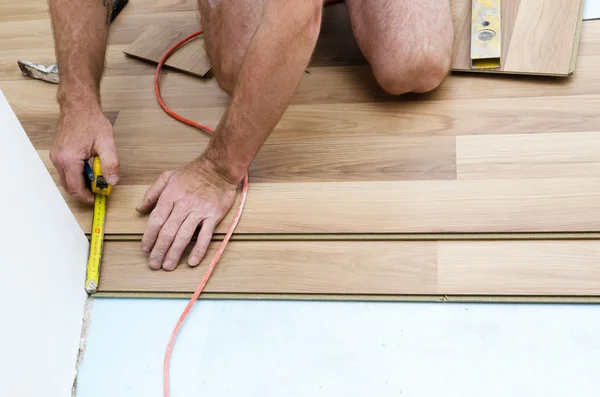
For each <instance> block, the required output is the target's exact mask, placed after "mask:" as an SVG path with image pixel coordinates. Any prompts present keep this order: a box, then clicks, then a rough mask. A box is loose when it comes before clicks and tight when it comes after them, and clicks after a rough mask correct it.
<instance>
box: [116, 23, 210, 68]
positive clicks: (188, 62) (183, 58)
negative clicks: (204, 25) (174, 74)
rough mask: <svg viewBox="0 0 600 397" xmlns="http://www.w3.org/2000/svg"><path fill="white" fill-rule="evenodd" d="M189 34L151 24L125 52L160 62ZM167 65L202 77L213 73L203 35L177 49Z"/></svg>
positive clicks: (142, 58) (146, 59) (138, 57)
mask: <svg viewBox="0 0 600 397" xmlns="http://www.w3.org/2000/svg"><path fill="white" fill-rule="evenodd" d="M190 33H191V32H190ZM188 34H189V33H187V34H186V33H183V32H179V31H176V30H171V29H168V28H165V27H162V26H151V27H150V28H148V30H146V31H145V32H144V33H143V34H142V35H141V36H140V37H139V38H138V39H137V40H136V41H134V42H133V43H132V44H131V46H129V47H128V48H127V49H126V50H125V51H124V52H125V54H127V55H129V56H132V57H134V58H137V59H141V60H143V61H148V62H153V63H158V62H159V61H160V58H161V57H162V56H163V55H164V54H165V52H167V50H168V49H169V48H171V47H172V46H173V45H174V44H175V43H177V42H178V41H179V40H181V39H183V38H184V37H186V36H187V35H188ZM165 66H168V67H170V68H173V69H176V70H179V71H183V72H186V73H190V74H193V75H195V76H198V77H202V78H207V77H210V76H211V75H212V70H211V67H210V61H209V60H208V56H207V55H206V50H205V49H204V39H203V38H202V36H199V37H196V38H195V39H193V40H192V41H190V42H188V43H187V44H186V45H185V46H183V47H182V48H180V49H179V50H177V51H176V52H175V53H174V54H173V55H172V56H171V57H169V59H168V60H167V61H166V62H165Z"/></svg>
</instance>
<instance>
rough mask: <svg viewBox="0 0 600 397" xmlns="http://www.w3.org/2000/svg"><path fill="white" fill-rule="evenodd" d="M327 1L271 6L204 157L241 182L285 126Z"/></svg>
mask: <svg viewBox="0 0 600 397" xmlns="http://www.w3.org/2000/svg"><path fill="white" fill-rule="evenodd" d="M322 6H323V4H322V1H321V0H317V1H315V0H291V1H277V0H270V1H268V2H267V5H266V7H265V12H264V16H263V19H262V21H261V23H260V25H259V27H258V28H257V31H256V33H255V35H254V37H253V39H252V41H251V43H250V46H249V48H248V51H247V53H246V56H245V58H244V60H243V62H242V65H241V69H240V72H239V75H238V81H237V86H236V87H235V89H234V92H233V96H232V100H231V103H230V105H229V107H228V109H227V111H226V113H225V115H224V116H223V118H222V120H221V122H220V124H219V125H218V127H217V129H216V131H215V135H214V137H213V139H212V140H211V142H210V143H209V145H208V147H207V150H206V152H205V153H204V157H205V158H207V159H209V160H211V161H212V162H213V163H214V164H215V165H216V166H217V168H218V169H219V170H221V171H222V172H224V174H225V175H226V176H227V178H228V179H229V180H231V181H232V182H239V181H241V179H242V178H243V176H244V175H245V173H246V171H247V169H248V167H249V165H250V163H251V161H252V159H253V158H254V156H255V155H256V153H257V152H258V150H259V149H260V147H261V145H262V144H263V142H264V141H265V139H266V138H267V137H268V135H269V134H270V133H271V131H272V130H273V128H275V125H276V124H277V123H278V122H279V120H280V118H281V116H282V115H283V112H284V111H285V109H286V107H287V106H288V104H289V102H290V101H291V98H292V96H293V94H294V91H295V89H296V87H297V86H298V84H299V82H300V79H301V78H302V75H303V72H304V70H305V67H306V65H307V64H308V62H309V60H310V57H311V55H312V51H313V49H314V46H315V44H316V40H317V37H318V33H319V28H320V24H321V10H322Z"/></svg>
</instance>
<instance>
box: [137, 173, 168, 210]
mask: <svg viewBox="0 0 600 397" xmlns="http://www.w3.org/2000/svg"><path fill="white" fill-rule="evenodd" d="M170 177H171V172H170V171H167V172H163V173H162V174H161V176H160V177H158V179H157V180H156V182H154V184H153V185H152V186H150V187H149V188H148V190H146V194H144V198H143V199H142V201H141V202H140V203H139V204H138V206H137V207H135V209H136V211H138V212H140V213H142V214H145V213H147V212H148V211H150V210H151V209H152V207H154V205H155V204H156V202H157V201H158V198H159V197H160V195H161V194H162V192H163V191H164V190H165V188H166V187H167V183H169V178H170Z"/></svg>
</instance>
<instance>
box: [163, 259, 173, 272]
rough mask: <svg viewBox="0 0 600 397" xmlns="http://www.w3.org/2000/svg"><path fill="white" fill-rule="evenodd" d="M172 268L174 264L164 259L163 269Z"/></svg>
mask: <svg viewBox="0 0 600 397" xmlns="http://www.w3.org/2000/svg"><path fill="white" fill-rule="evenodd" d="M174 268H175V265H174V264H173V262H171V261H165V263H163V269H165V270H173V269H174Z"/></svg>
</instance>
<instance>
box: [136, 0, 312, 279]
mask: <svg viewBox="0 0 600 397" xmlns="http://www.w3.org/2000/svg"><path fill="white" fill-rule="evenodd" d="M321 9H322V0H268V1H267V4H266V6H265V11H264V15H263V18H262V21H261V23H260V25H259V26H258V28H257V30H256V32H255V34H254V37H253V38H252V41H251V43H250V46H249V48H248V50H247V52H246V56H245V57H244V60H243V62H242V65H241V69H240V72H239V75H238V82H237V86H236V87H235V89H234V92H233V96H232V99H231V103H230V104H229V107H228V108H227V111H226V112H225V114H224V115H223V117H222V119H221V122H220V123H219V125H218V126H217V128H216V130H215V135H214V136H213V137H212V139H211V141H210V143H209V145H208V147H207V148H206V150H205V152H204V154H203V155H202V156H201V157H200V158H199V160H198V161H197V162H195V163H192V164H189V165H187V166H185V167H182V168H179V169H176V170H173V171H167V172H165V173H163V175H162V176H161V177H160V178H159V179H158V181H156V182H155V183H154V184H153V185H152V186H151V187H150V188H149V189H148V191H147V192H146V195H145V197H144V199H143V200H142V202H141V203H140V205H139V206H138V208H137V209H138V211H140V212H147V211H149V210H150V209H151V208H153V207H154V209H153V210H152V213H151V215H150V218H149V220H148V225H147V227H146V230H145V232H144V236H143V237H142V244H141V245H142V250H144V252H149V253H150V258H149V265H150V267H151V268H153V269H160V268H161V267H162V268H163V269H167V270H173V269H174V268H175V267H176V266H177V264H178V263H179V260H180V258H181V255H182V254H183V251H184V249H185V248H186V246H187V245H188V244H189V243H190V241H191V239H192V236H193V234H194V231H195V230H196V228H197V227H198V226H199V225H200V226H201V229H200V233H199V235H198V239H197V242H196V244H195V246H194V248H193V249H192V251H191V253H190V256H189V260H188V262H189V264H190V265H192V266H195V265H198V264H199V263H200V261H201V259H202V258H203V257H204V255H205V253H206V249H207V248H208V245H209V243H210V240H211V237H212V234H213V231H214V229H215V227H216V225H217V224H218V223H219V222H221V220H222V219H223V217H224V216H225V214H227V212H228V211H229V209H230V208H231V206H232V205H233V201H234V199H235V192H236V189H237V186H238V184H239V182H240V181H241V180H242V179H243V178H244V175H245V174H246V172H247V170H248V167H249V165H250V163H251V162H252V159H253V158H254V156H255V155H256V153H257V152H258V150H259V149H260V147H261V145H262V144H263V142H264V141H265V139H266V138H267V137H268V135H269V134H270V133H271V131H272V130H273V128H275V125H276V124H277V123H278V122H279V119H280V118H281V116H282V115H283V112H284V111H285V109H286V107H287V106H288V104H289V102H290V101H291V99H292V96H293V94H294V91H295V89H296V87H297V86H298V83H299V82H300V79H301V78H302V75H303V72H304V69H305V67H306V65H307V64H308V61H309V59H310V57H311V55H312V52H313V49H314V46H315V44H316V41H317V37H318V33H319V28H320V26H321Z"/></svg>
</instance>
